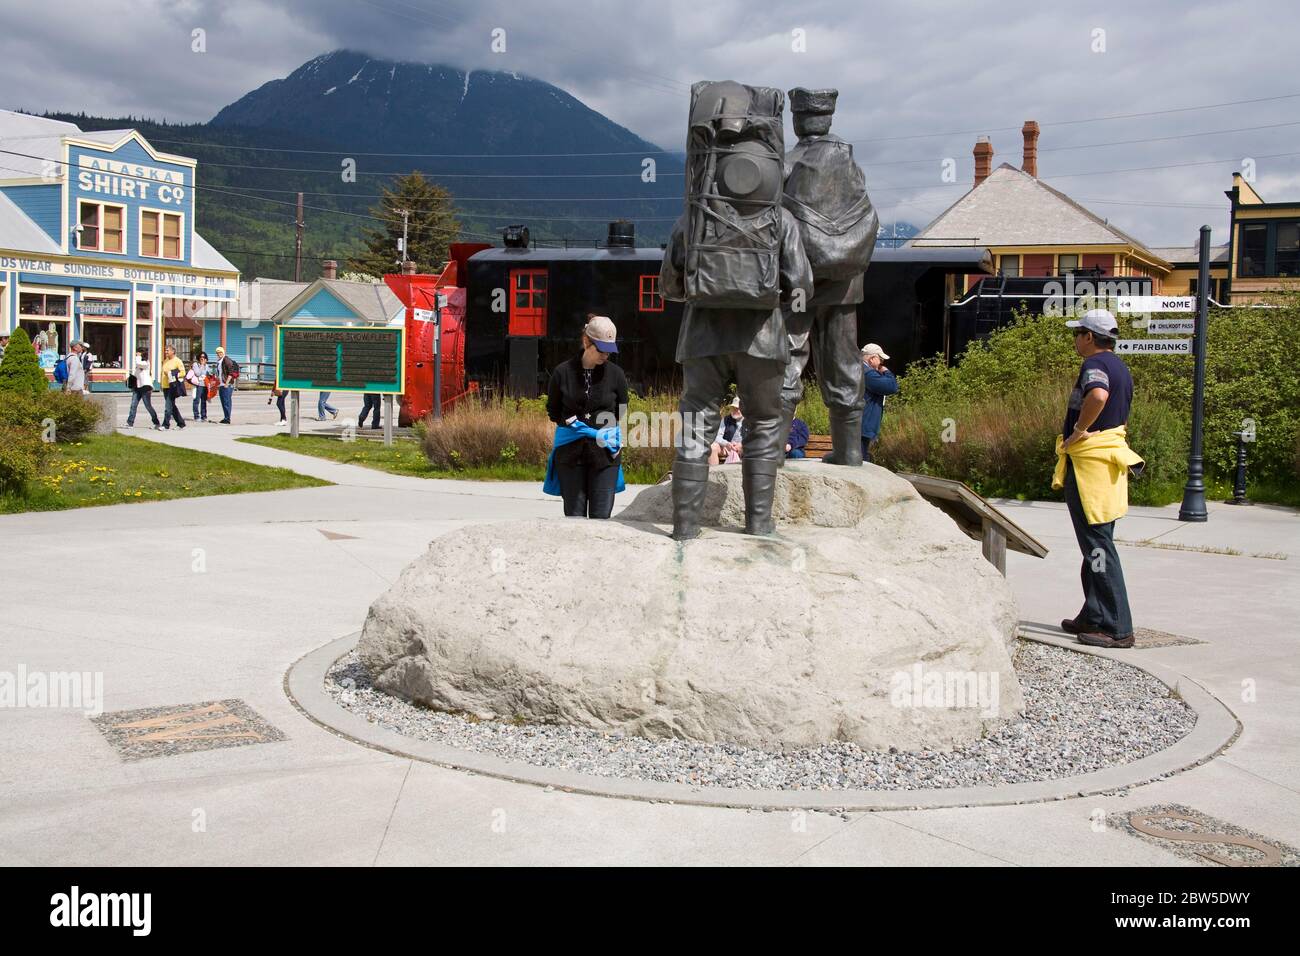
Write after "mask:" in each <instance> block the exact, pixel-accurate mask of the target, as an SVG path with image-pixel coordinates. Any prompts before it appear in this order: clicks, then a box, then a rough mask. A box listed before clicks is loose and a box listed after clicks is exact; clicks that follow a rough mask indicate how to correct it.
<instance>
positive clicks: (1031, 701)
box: [325, 640, 1196, 791]
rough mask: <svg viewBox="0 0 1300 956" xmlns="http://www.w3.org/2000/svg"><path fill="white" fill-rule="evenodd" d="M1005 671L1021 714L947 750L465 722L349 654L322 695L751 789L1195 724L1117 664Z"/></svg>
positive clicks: (1160, 689) (1140, 749)
mask: <svg viewBox="0 0 1300 956" xmlns="http://www.w3.org/2000/svg"><path fill="white" fill-rule="evenodd" d="M1014 663H1015V668H1016V673H1017V675H1018V676H1019V678H1020V685H1021V688H1022V690H1023V692H1024V699H1025V713H1024V715H1023V716H1021V717H1018V718H1016V719H1014V720H1010V721H1008V722H1007V723H1006V724H1004V725H1003V726H1002V727H1001V728H1000V729H999V730H998V731H997V732H996V733H993V734H991V735H989V736H988V737H985V738H983V739H981V740H979V741H977V742H975V743H973V744H969V745H967V746H965V747H960V748H957V749H955V750H951V751H938V750H921V751H901V752H899V751H893V750H890V751H883V750H863V749H862V748H860V747H858V746H857V745H855V744H851V743H834V744H827V745H824V746H821V747H812V748H808V749H804V750H796V751H791V752H788V753H776V752H771V751H765V750H759V749H755V748H752V747H741V746H734V745H731V744H706V743H698V742H694V741H688V740H681V739H665V740H650V739H648V738H645V737H638V736H634V735H630V734H617V733H604V732H601V731H598V730H590V729H587V728H584V727H572V726H567V725H558V724H526V723H522V722H520V723H513V722H502V721H488V720H476V719H473V718H470V717H467V716H465V715H461V714H451V713H444V712H442V711H435V710H429V709H427V708H424V707H420V706H417V705H415V704H411V703H409V702H407V701H404V700H402V699H400V698H397V697H393V696H391V695H389V694H386V693H384V692H382V691H378V690H375V689H374V687H373V686H372V685H371V681H370V675H369V674H368V673H367V672H366V671H365V668H363V667H362V665H361V663H360V661H359V660H358V659H357V655H356V651H355V650H353V651H349V652H348V653H347V654H345V655H344V656H343V657H341V658H339V660H338V661H336V662H335V663H334V665H333V666H332V667H330V669H329V671H328V673H327V674H326V679H325V690H326V693H327V694H329V696H330V697H331V698H333V700H334V701H335V702H336V703H337V704H338V705H339V706H341V707H343V708H344V709H346V710H348V711H350V712H352V713H353V714H356V715H357V716H359V717H362V718H364V719H365V720H367V721H369V722H370V723H373V724H376V725H378V726H380V727H383V728H385V729H388V730H392V731H394V732H396V733H399V734H402V735H404V736H407V737H412V738H416V739H419V740H430V741H436V742H437V743H439V744H443V745H445V746H448V747H455V748H458V749H461V750H469V751H474V752H476V753H483V754H491V755H492V756H495V757H499V758H502V759H505V760H517V761H521V762H523V763H527V764H531V765H532V766H535V767H547V768H552V769H561V770H567V771H572V772H575V773H585V774H591V775H593V776H598V777H621V778H629V779H635V780H649V781H655V782H658V783H680V784H687V785H690V786H695V787H721V788H732V789H755V790H804V791H807V790H831V791H833V790H920V789H947V788H952V787H971V786H1001V785H1005V784H1013V783H1032V782H1038V781H1044V780H1060V779H1063V778H1066V777H1075V776H1079V775H1081V774H1085V773H1091V772H1093V771H1097V770H1104V769H1106V768H1109V767H1116V766H1120V765H1123V764H1127V763H1132V762H1133V761H1135V760H1139V759H1141V758H1143V757H1147V756H1150V755H1151V754H1154V753H1156V752H1158V751H1161V750H1164V749H1166V748H1168V747H1171V746H1172V745H1173V744H1175V743H1177V742H1178V741H1179V740H1180V739H1181V738H1183V737H1184V736H1186V735H1187V734H1188V733H1189V732H1190V731H1191V729H1192V727H1193V726H1195V724H1196V713H1195V712H1194V711H1193V710H1191V708H1189V707H1188V706H1187V705H1186V704H1184V703H1183V702H1182V700H1180V699H1179V698H1178V697H1177V696H1176V695H1174V694H1172V693H1171V692H1170V690H1169V688H1168V687H1166V686H1165V685H1164V684H1163V683H1162V682H1161V681H1160V680H1158V679H1157V678H1155V677H1153V676H1152V675H1150V674H1148V673H1146V672H1145V671H1142V670H1139V669H1138V668H1136V667H1130V666H1129V665H1127V664H1124V663H1121V662H1119V661H1114V660H1110V659H1108V658H1104V657H1098V656H1095V655H1091V654H1079V653H1075V652H1074V651H1070V650H1066V649H1065V648H1060V647H1054V646H1052V645H1050V644H1040V643H1038V642H1035V641H1026V640H1021V641H1020V642H1019V647H1018V648H1017V650H1016V655H1015V661H1014Z"/></svg>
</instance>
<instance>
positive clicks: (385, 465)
mask: <svg viewBox="0 0 1300 956" xmlns="http://www.w3.org/2000/svg"><path fill="white" fill-rule="evenodd" d="M239 440H240V441H244V442H248V443H249V444H252V445H265V446H266V447H267V448H279V449H281V450H282V451H292V452H296V453H297V454H299V455H313V456H315V457H317V458H327V459H329V460H330V461H338V462H342V463H344V464H347V465H364V466H365V467H367V468H375V469H378V470H379V471H387V472H390V473H391V474H394V475H410V476H411V477H413V478H457V479H460V480H462V481H535V482H537V483H538V484H541V483H542V481H543V480H544V479H545V478H546V468H545V466H543V465H530V464H527V463H524V462H514V461H503V462H500V463H499V464H492V465H466V466H464V467H462V468H437V467H434V465H432V464H431V463H430V462H429V459H428V458H427V457H425V454H424V452H423V451H422V450H421V448H420V443H419V441H417V440H416V439H413V438H395V439H394V440H393V445H392V447H391V448H385V447H384V445H383V443H382V442H377V441H370V440H368V439H358V440H357V441H351V442H345V441H341V440H340V439H338V438H324V437H322V436H320V435H301V436H299V437H298V438H293V437H291V436H289V435H283V434H281V435H268V436H265V437H256V438H241V439H239ZM623 477H624V480H625V481H627V483H628V484H654V483H655V482H656V481H658V480H659V479H660V478H661V477H662V475H659V474H654V475H651V474H649V473H646V474H640V473H639V471H638V470H637V469H628V470H626V471H625V472H624V475H623Z"/></svg>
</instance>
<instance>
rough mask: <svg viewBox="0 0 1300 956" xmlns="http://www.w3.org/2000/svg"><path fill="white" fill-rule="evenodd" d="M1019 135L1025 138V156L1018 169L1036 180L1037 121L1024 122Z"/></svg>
mask: <svg viewBox="0 0 1300 956" xmlns="http://www.w3.org/2000/svg"><path fill="white" fill-rule="evenodd" d="M1020 132H1021V134H1022V135H1023V136H1024V137H1025V154H1024V160H1023V162H1021V164H1020V168H1021V169H1023V170H1024V171H1025V172H1027V173H1028V174H1029V175H1030V176H1033V177H1034V178H1035V179H1037V178H1038V121H1037V120H1026V121H1025V125H1024V126H1022V127H1021V128H1020Z"/></svg>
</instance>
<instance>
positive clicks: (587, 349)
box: [546, 315, 627, 518]
mask: <svg viewBox="0 0 1300 956" xmlns="http://www.w3.org/2000/svg"><path fill="white" fill-rule="evenodd" d="M617 337H618V332H617V330H616V329H615V328H614V323H613V322H611V321H610V320H609V319H608V318H606V317H605V316H603V315H592V316H588V322H587V324H586V326H584V327H583V330H582V351H581V352H580V353H579V354H577V355H575V356H574V357H573V358H571V359H569V360H567V361H565V362H561V363H560V364H559V365H558V366H557V367H556V369H555V371H554V372H552V373H551V384H550V387H549V388H548V389H547V397H546V413H547V415H548V416H549V417H550V419H551V421H553V422H555V424H556V425H571V424H573V423H574V422H575V421H579V422H582V424H584V425H588V426H590V427H592V428H595V429H601V428H608V427H610V426H611V425H614V424H615V423H616V422H617V420H618V414H619V410H620V409H621V408H622V407H624V406H626V405H627V379H626V378H625V377H624V375H623V370H622V369H621V368H619V367H618V366H617V365H615V364H614V363H613V362H610V361H609V356H610V355H611V354H615V353H617V352H618V345H617V343H616V339H617ZM620 453H621V449H620V450H618V451H615V452H614V453H613V454H611V449H609V448H604V447H601V445H600V444H599V443H598V442H597V441H596V439H594V438H590V437H582V438H576V439H575V440H573V441H569V442H565V443H561V442H560V441H558V440H557V441H556V443H555V450H554V452H553V455H554V464H555V472H556V476H557V477H558V478H559V481H560V494H561V495H562V497H563V498H564V514H565V515H566V516H567V517H570V518H608V517H609V515H610V512H611V511H613V510H614V491H615V485H616V483H617V481H618V473H619V454H620Z"/></svg>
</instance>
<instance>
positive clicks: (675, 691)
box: [359, 462, 1022, 749]
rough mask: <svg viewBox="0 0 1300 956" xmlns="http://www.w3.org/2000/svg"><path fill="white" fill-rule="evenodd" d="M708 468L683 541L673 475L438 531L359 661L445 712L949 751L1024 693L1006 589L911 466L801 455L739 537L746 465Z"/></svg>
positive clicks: (786, 742)
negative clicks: (901, 470) (577, 516)
mask: <svg viewBox="0 0 1300 956" xmlns="http://www.w3.org/2000/svg"><path fill="white" fill-rule="evenodd" d="M710 485H711V487H710V489H709V495H708V497H707V499H706V507H705V522H706V523H707V524H709V525H711V527H709V528H707V529H706V530H705V531H704V533H703V535H702V536H701V537H700V538H698V539H696V540H694V541H689V542H685V543H680V542H676V541H673V540H672V538H671V537H669V533H668V532H669V530H670V529H669V524H670V522H671V497H670V489H669V487H668V486H667V485H661V486H657V487H655V488H651V489H648V490H646V491H644V492H642V493H641V494H640V496H639V497H638V498H637V499H636V500H635V501H634V502H633V503H632V504H631V505H630V506H629V507H628V508H627V509H625V510H624V512H623V513H622V514H621V515H620V516H619V517H618V518H617V519H615V520H612V521H585V520H574V519H564V518H555V519H539V520H532V521H508V522H501V523H496V524H486V525H478V526H473V527H467V528H463V529H461V530H459V531H454V532H452V533H450V534H447V535H445V536H444V537H441V538H438V539H436V540H435V541H434V542H433V543H432V544H431V545H430V546H429V550H428V552H427V553H426V554H425V555H424V556H422V557H421V558H419V559H418V560H416V561H415V562H414V563H413V564H411V565H410V566H409V567H408V568H407V569H406V570H405V571H404V572H403V573H402V576H401V578H400V580H399V581H398V582H397V583H396V584H395V585H394V586H393V588H392V589H391V590H390V591H389V592H388V593H387V594H385V595H384V596H383V597H381V598H380V599H379V600H378V601H376V602H375V603H374V605H373V606H372V607H371V608H370V614H369V616H368V617H367V620H366V624H365V628H364V630H363V632H362V637H361V642H360V646H359V650H360V655H361V659H362V661H363V663H364V664H365V666H366V667H367V668H368V669H369V670H370V672H371V673H372V674H373V675H374V677H375V679H376V682H377V684H378V686H379V687H381V688H382V689H384V690H387V691H389V692H391V693H395V694H398V695H400V696H402V697H405V698H408V699H410V700H413V701H416V702H418V703H421V704H424V705H427V706H429V707H433V708H437V709H441V710H450V711H458V712H464V713H468V714H473V715H476V716H477V717H480V718H487V719H504V720H511V719H523V720H526V721H539V722H561V723H570V724H577V725H581V726H585V727H591V728H596V729H600V730H606V731H616V730H617V731H624V732H629V733H637V734H643V735H646V736H650V737H663V736H670V735H671V736H679V737H685V738H689V739H692V740H700V741H709V742H715V741H729V742H732V743H739V744H746V745H751V746H759V747H766V748H774V749H775V748H780V749H788V748H791V747H802V746H810V745H817V744H824V743H829V742H832V741H853V742H854V743H857V744H859V745H860V746H863V747H888V746H894V747H898V748H900V749H916V748H920V747H940V748H943V747H950V746H952V745H955V744H958V743H961V742H964V741H968V740H972V739H975V738H978V737H979V736H980V734H981V733H982V732H983V731H984V730H986V729H988V728H990V727H991V726H992V725H993V724H995V723H996V722H998V721H999V720H1001V719H1005V718H1006V717H1008V716H1010V715H1012V714H1014V713H1018V712H1019V711H1020V710H1021V707H1022V700H1021V694H1020V685H1019V683H1018V682H1017V680H1016V676H1015V672H1014V671H1013V669H1012V667H1011V662H1010V658H1009V656H1008V648H1009V646H1010V644H1011V642H1012V641H1013V640H1014V638H1015V629H1016V619H1017V614H1016V608H1015V603H1014V600H1013V598H1012V596H1011V591H1010V588H1009V587H1008V586H1007V584H1006V581H1005V580H1004V579H1003V578H1002V576H1001V575H999V574H998V573H997V571H996V570H995V569H994V568H993V567H992V565H990V564H989V563H988V562H986V561H985V560H984V559H983V557H982V556H981V554H980V550H979V546H978V545H977V544H976V543H975V542H973V541H971V540H970V539H969V538H967V537H966V536H965V535H964V534H962V533H961V531H960V530H958V528H957V527H956V525H955V524H954V523H953V522H952V520H951V519H950V518H948V517H947V516H946V515H944V514H943V513H942V512H941V511H939V510H938V509H937V508H935V507H933V506H932V505H930V504H929V503H927V502H926V501H925V500H924V499H922V498H921V497H920V496H919V495H918V494H917V493H916V491H915V490H914V489H913V488H912V486H911V484H910V483H909V482H907V481H906V480H904V479H901V478H899V477H898V476H896V475H894V474H892V473H891V472H889V471H886V470H885V469H883V468H879V467H877V466H874V465H866V466H863V467H862V468H844V467H839V466H832V465H824V464H822V463H820V462H799V463H790V464H788V465H787V467H785V468H784V469H783V470H782V473H781V477H780V480H779V482H778V486H777V496H776V506H775V511H776V515H777V522H778V528H777V536H776V537H774V538H757V537H752V536H748V535H745V534H743V533H741V532H740V528H741V527H742V526H743V523H744V499H743V495H742V494H741V488H740V468H739V466H724V467H721V468H715V469H713V474H712V477H711V479H710ZM557 509H558V503H557Z"/></svg>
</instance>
